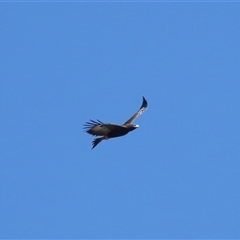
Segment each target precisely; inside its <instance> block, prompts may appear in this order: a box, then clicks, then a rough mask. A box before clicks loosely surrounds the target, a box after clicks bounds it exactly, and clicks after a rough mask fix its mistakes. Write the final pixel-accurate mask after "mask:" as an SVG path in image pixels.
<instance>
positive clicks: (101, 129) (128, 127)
mask: <svg viewBox="0 0 240 240" xmlns="http://www.w3.org/2000/svg"><path fill="white" fill-rule="evenodd" d="M147 105H148V104H147V101H146V99H145V98H144V97H143V102H142V105H141V107H140V109H139V110H138V111H137V112H136V113H135V114H134V115H133V116H132V117H131V118H130V119H129V120H127V121H126V122H125V123H124V124H123V125H117V124H112V123H103V122H101V121H99V120H97V121H93V120H90V122H86V124H84V128H85V130H86V132H87V133H89V134H91V135H93V136H101V137H99V138H95V139H94V140H93V147H92V149H93V148H94V147H96V146H97V144H98V143H100V142H101V141H102V140H104V139H105V140H106V139H109V138H115V137H121V136H124V135H126V134H128V133H129V132H131V131H133V130H135V129H136V128H138V127H139V126H138V125H135V124H132V122H133V121H134V120H135V119H136V118H137V117H138V116H140V115H141V114H142V113H143V112H144V111H145V110H146V109H147Z"/></svg>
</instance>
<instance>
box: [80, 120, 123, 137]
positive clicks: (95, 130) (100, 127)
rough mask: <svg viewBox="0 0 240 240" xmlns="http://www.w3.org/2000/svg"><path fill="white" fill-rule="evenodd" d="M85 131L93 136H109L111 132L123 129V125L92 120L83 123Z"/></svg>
mask: <svg viewBox="0 0 240 240" xmlns="http://www.w3.org/2000/svg"><path fill="white" fill-rule="evenodd" d="M83 126H84V127H83V128H84V129H85V131H86V132H87V133H89V134H91V135H93V136H107V135H108V134H109V133H110V132H113V131H114V132H115V131H121V130H122V129H123V127H122V126H119V125H116V124H111V123H103V122H101V121H99V120H97V121H93V120H90V121H89V122H86V123H85V124H84V125H83Z"/></svg>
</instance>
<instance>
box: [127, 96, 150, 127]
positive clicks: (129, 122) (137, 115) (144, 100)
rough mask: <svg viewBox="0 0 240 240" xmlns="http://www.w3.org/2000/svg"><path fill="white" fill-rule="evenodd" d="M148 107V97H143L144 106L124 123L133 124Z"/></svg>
mask: <svg viewBox="0 0 240 240" xmlns="http://www.w3.org/2000/svg"><path fill="white" fill-rule="evenodd" d="M147 107H148V103H147V101H146V99H145V98H144V97H143V102H142V106H141V107H140V108H139V110H138V111H137V112H136V113H135V114H134V115H133V116H132V117H131V118H130V119H128V120H127V121H126V122H125V123H124V124H123V125H127V124H131V123H132V122H133V121H134V120H135V119H136V118H137V117H139V116H140V115H141V114H142V113H143V112H144V111H145V110H146V109H147Z"/></svg>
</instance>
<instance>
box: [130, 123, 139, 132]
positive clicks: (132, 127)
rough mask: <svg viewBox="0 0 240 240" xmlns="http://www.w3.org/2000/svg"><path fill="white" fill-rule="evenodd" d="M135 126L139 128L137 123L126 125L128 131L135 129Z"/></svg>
mask: <svg viewBox="0 0 240 240" xmlns="http://www.w3.org/2000/svg"><path fill="white" fill-rule="evenodd" d="M137 128H139V125H137V124H130V125H128V129H129V131H133V130H135V129H137Z"/></svg>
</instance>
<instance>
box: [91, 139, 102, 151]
mask: <svg viewBox="0 0 240 240" xmlns="http://www.w3.org/2000/svg"><path fill="white" fill-rule="evenodd" d="M103 139H105V138H104V137H100V138H95V139H94V140H93V141H92V145H93V146H92V149H93V148H95V147H96V146H97V145H98V144H99V143H100V142H101V141H102V140H103Z"/></svg>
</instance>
